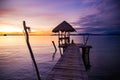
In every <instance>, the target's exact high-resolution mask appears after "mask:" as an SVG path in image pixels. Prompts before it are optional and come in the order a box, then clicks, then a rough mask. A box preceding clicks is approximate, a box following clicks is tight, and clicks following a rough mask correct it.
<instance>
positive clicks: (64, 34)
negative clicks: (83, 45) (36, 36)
mask: <svg viewBox="0 0 120 80" xmlns="http://www.w3.org/2000/svg"><path fill="white" fill-rule="evenodd" d="M74 31H76V30H75V29H74V28H73V27H72V26H71V25H70V24H69V23H67V22H66V21H63V22H62V23H60V24H59V25H58V26H56V27H55V28H54V29H53V30H52V32H55V33H58V47H59V48H63V52H64V51H65V49H66V47H67V46H68V45H69V44H70V32H74Z"/></svg>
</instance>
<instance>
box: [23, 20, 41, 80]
mask: <svg viewBox="0 0 120 80" xmlns="http://www.w3.org/2000/svg"><path fill="white" fill-rule="evenodd" d="M23 27H24V31H25V36H26V43H27V46H28V49H29V52H30V55H31V59H32V61H33V64H34V67H35V70H36V74H37V78H38V80H42V79H41V77H40V73H39V70H38V67H37V64H36V61H35V57H34V54H33V52H32V48H31V46H30V42H29V34H28V32H27V29H28V30H29V29H30V27H27V26H26V23H25V21H23Z"/></svg>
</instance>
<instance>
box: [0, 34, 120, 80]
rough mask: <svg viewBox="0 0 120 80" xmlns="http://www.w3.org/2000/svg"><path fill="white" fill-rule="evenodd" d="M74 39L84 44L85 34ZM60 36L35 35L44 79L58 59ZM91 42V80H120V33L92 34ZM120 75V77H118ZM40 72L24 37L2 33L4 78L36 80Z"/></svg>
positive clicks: (1, 75)
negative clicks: (53, 43)
mask: <svg viewBox="0 0 120 80" xmlns="http://www.w3.org/2000/svg"><path fill="white" fill-rule="evenodd" d="M72 39H74V42H76V43H82V37H81V36H72ZM51 41H55V43H56V45H57V36H31V37H30V43H31V46H32V50H33V53H34V55H35V59H36V61H37V65H38V67H39V72H40V74H41V76H42V78H43V79H45V77H46V76H47V74H48V73H49V72H50V70H51V69H52V67H53V66H54V64H55V63H56V61H57V60H58V58H59V57H60V54H59V51H57V53H56V57H55V59H54V60H52V54H53V53H54V47H53V45H52V42H51ZM88 44H90V45H92V47H93V48H92V49H91V51H90V62H91V65H92V67H91V69H90V70H89V71H88V75H89V80H120V62H119V61H120V36H90V37H89V41H88ZM116 78H118V79H116ZM36 79H37V77H36V73H35V69H34V67H33V63H32V60H31V57H30V54H29V51H28V48H27V45H26V42H25V37H24V36H0V80H36Z"/></svg>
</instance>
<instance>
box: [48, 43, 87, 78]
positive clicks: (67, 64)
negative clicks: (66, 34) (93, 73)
mask: <svg viewBox="0 0 120 80" xmlns="http://www.w3.org/2000/svg"><path fill="white" fill-rule="evenodd" d="M46 80H88V76H87V72H86V69H85V66H84V64H83V61H82V56H81V54H80V51H79V47H78V46H77V45H76V44H71V45H70V46H69V47H68V48H67V49H66V50H65V52H64V54H63V56H62V57H61V58H60V59H59V60H58V62H57V63H56V65H55V66H54V67H53V69H52V71H51V72H50V73H49V75H48V76H47V78H46Z"/></svg>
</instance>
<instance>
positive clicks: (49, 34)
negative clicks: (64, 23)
mask: <svg viewBox="0 0 120 80" xmlns="http://www.w3.org/2000/svg"><path fill="white" fill-rule="evenodd" d="M29 35H30V36H57V35H58V34H57V33H49V32H48V33H34V32H31V33H29ZM70 35H71V36H82V35H92V36H110V35H111V36H120V34H115V33H112V34H91V33H78V34H70ZM0 36H24V33H21V32H15V33H14V32H12V33H0Z"/></svg>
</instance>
